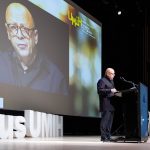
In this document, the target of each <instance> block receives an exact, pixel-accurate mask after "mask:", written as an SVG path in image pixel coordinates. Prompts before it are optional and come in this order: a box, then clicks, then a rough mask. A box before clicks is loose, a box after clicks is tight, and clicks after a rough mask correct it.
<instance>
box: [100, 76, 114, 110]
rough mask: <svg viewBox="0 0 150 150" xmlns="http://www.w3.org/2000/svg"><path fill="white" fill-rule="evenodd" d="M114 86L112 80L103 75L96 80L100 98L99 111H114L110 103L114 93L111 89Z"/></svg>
mask: <svg viewBox="0 0 150 150" xmlns="http://www.w3.org/2000/svg"><path fill="white" fill-rule="evenodd" d="M112 88H114V82H113V81H111V80H109V79H108V78H107V77H103V78H102V79H100V80H99V81H98V82H97V92H98V95H99V100H100V111H114V110H115V109H114V106H113V105H112V104H111V100H112V97H113V96H114V94H113V93H112V92H111V89H112Z"/></svg>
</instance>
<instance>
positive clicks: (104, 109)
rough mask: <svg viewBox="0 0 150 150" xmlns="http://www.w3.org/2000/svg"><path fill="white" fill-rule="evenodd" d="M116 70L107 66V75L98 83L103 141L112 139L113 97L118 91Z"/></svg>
mask: <svg viewBox="0 0 150 150" xmlns="http://www.w3.org/2000/svg"><path fill="white" fill-rule="evenodd" d="M114 77H115V71H114V69H113V68H107V69H106V71H105V75H104V77H103V78H101V79H100V80H99V81H98V83H97V92H98V95H99V100H100V112H101V124H100V131H101V141H104V142H109V141H111V140H112V139H111V128H112V123H113V116H114V110H115V108H114V106H113V105H112V103H111V100H112V98H113V97H114V96H115V93H116V92H117V90H116V88H115V85H114V81H113V79H114Z"/></svg>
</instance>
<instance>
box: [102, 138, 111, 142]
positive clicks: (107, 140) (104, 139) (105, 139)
mask: <svg viewBox="0 0 150 150" xmlns="http://www.w3.org/2000/svg"><path fill="white" fill-rule="evenodd" d="M101 141H103V142H109V141H110V140H109V139H107V138H101Z"/></svg>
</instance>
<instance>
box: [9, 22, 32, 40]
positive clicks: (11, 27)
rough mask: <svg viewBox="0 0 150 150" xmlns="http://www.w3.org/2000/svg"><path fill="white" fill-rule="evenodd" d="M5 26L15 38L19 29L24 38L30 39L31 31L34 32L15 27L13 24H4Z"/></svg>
mask: <svg viewBox="0 0 150 150" xmlns="http://www.w3.org/2000/svg"><path fill="white" fill-rule="evenodd" d="M6 26H7V27H8V29H9V30H10V32H11V34H12V35H14V36H17V34H18V30H19V29H20V31H21V34H22V36H23V37H24V38H27V39H28V38H30V36H31V34H32V31H33V30H34V28H32V29H29V28H27V27H25V26H17V25H15V24H8V23H6Z"/></svg>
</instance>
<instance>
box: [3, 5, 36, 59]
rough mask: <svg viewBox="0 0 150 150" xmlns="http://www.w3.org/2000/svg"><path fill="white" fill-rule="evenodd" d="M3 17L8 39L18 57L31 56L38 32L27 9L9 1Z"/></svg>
mask: <svg viewBox="0 0 150 150" xmlns="http://www.w3.org/2000/svg"><path fill="white" fill-rule="evenodd" d="M5 18H6V23H5V26H6V29H7V34H8V39H9V40H10V41H11V43H12V46H13V47H14V49H15V51H16V53H17V54H18V56H19V58H20V59H22V58H26V57H27V58H28V59H29V58H30V57H33V52H34V51H35V50H34V47H35V45H36V44H37V42H38V33H37V30H36V29H35V25H34V20H33V18H32V15H31V13H30V12H29V10H28V9H27V8H26V7H25V6H23V5H22V4H20V3H11V4H10V5H9V6H8V7H7V9H6V14H5ZM30 59H31V58H30Z"/></svg>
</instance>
